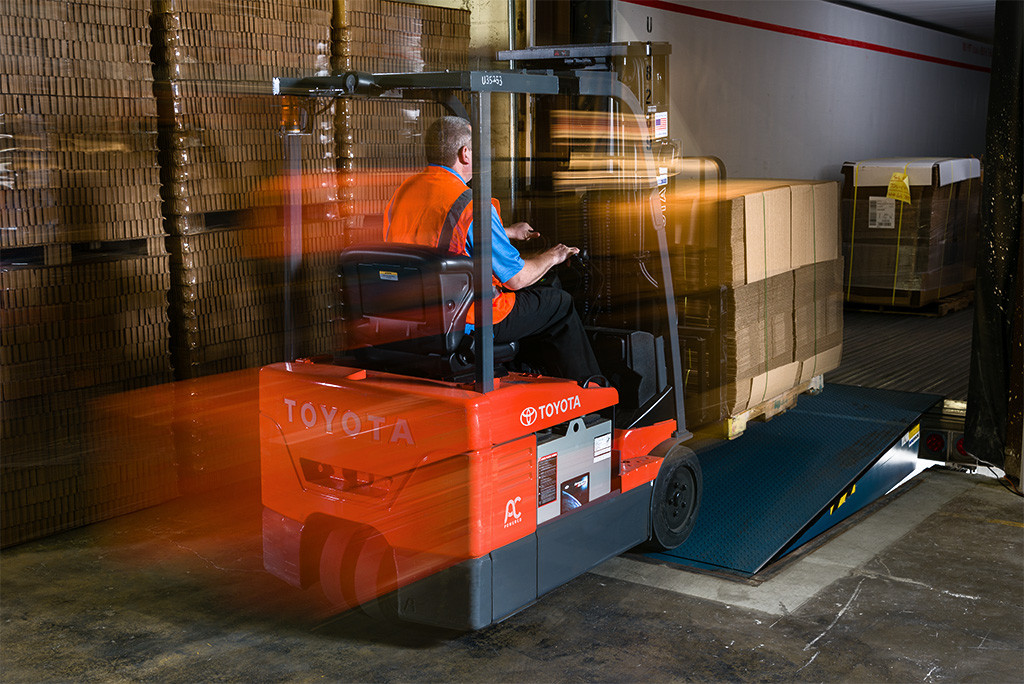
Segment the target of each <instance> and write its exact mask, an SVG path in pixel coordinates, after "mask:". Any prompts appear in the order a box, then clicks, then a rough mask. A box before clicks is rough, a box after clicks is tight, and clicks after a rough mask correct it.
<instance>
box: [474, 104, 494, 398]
mask: <svg viewBox="0 0 1024 684" xmlns="http://www.w3.org/2000/svg"><path fill="white" fill-rule="evenodd" d="M472 109H473V120H472V123H473V180H472V181H471V182H472V184H473V311H474V315H475V317H476V319H475V320H476V322H475V327H476V390H477V391H478V392H481V393H486V392H490V391H491V390H493V389H494V324H493V315H492V314H493V312H492V310H491V290H492V289H493V286H492V285H491V270H492V269H491V211H492V207H491V93H490V92H488V91H482V92H474V93H473V96H472Z"/></svg>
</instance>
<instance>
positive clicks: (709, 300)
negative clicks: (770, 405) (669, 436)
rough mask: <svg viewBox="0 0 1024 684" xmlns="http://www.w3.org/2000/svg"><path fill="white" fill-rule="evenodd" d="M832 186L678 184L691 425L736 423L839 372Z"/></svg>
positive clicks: (676, 253) (676, 264)
mask: <svg viewBox="0 0 1024 684" xmlns="http://www.w3.org/2000/svg"><path fill="white" fill-rule="evenodd" d="M837 224H838V186H837V184H836V183H832V182H813V181H788V180H749V181H747V180H741V181H735V180H733V181H729V182H728V183H723V184H717V185H715V186H714V187H713V188H712V189H710V190H708V188H707V187H706V186H703V187H698V186H693V187H690V186H687V185H685V184H682V183H681V184H680V185H679V186H677V188H676V191H675V193H674V196H673V197H671V198H670V200H669V224H668V226H669V227H668V230H669V231H670V240H671V242H672V247H671V250H672V253H671V255H670V261H671V262H672V268H673V275H674V278H675V291H676V300H677V304H678V313H679V322H680V338H681V346H682V355H683V370H684V381H685V383H686V392H687V394H686V398H685V405H686V410H687V420H688V423H689V425H690V426H691V427H694V426H699V425H705V424H708V423H714V422H718V421H721V420H724V419H726V418H728V417H731V416H736V415H738V414H740V413H741V412H743V411H746V410H748V409H752V408H754V407H756V406H758V405H760V404H762V403H764V402H766V401H769V400H771V399H773V398H775V397H777V396H779V395H781V394H783V393H785V392H786V391H788V390H790V389H793V388H795V387H797V386H799V385H800V384H802V383H807V382H809V381H810V380H811V379H812V378H814V377H815V376H818V375H821V374H823V373H825V372H826V371H828V370H831V369H833V368H835V367H837V366H838V364H839V358H840V354H841V349H842V299H841V296H842V295H841V284H842V259H841V258H840V257H839V228H838V225H837Z"/></svg>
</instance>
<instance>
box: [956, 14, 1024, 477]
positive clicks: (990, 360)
mask: <svg viewBox="0 0 1024 684" xmlns="http://www.w3.org/2000/svg"><path fill="white" fill-rule="evenodd" d="M1022 26H1024V2H1021V1H1020V0H997V2H996V7H995V36H994V44H993V51H992V72H991V82H990V86H989V101H988V121H987V126H986V133H985V135H986V140H985V159H984V170H983V172H984V185H983V191H982V208H981V233H980V235H979V236H978V237H979V239H978V264H977V265H978V273H977V280H976V282H975V292H976V295H975V310H974V337H973V342H972V349H971V378H970V386H969V389H968V395H967V425H966V434H965V441H966V447H967V450H968V451H969V452H970V453H971V454H973V455H974V456H975V457H976V458H978V459H980V460H982V461H987V462H990V463H992V464H994V465H996V466H999V467H1001V468H1003V469H1004V470H1005V471H1006V474H1007V475H1008V476H1010V477H1011V478H1012V479H1015V480H1016V481H1017V482H1019V481H1020V456H1021V429H1022V428H1021V425H1022V422H1021V411H1022V397H1021V384H1022V382H1024V368H1022V366H1021V326H1022V324H1021V307H1022V305H1021V301H1022V295H1024V293H1022V291H1021V290H1022V285H1024V276H1022V267H1024V254H1022V252H1024V244H1022V242H1021V196H1022V192H1024V186H1022V182H1021V162H1022V159H1021V157H1022V154H1024V153H1022V145H1024V140H1022V136H1021V79H1022V76H1024V74H1022V70H1021V62H1022V59H1024V45H1022V38H1021V33H1022V28H1021V27H1022Z"/></svg>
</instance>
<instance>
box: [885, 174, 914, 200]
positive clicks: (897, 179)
mask: <svg viewBox="0 0 1024 684" xmlns="http://www.w3.org/2000/svg"><path fill="white" fill-rule="evenodd" d="M885 196H886V197H888V198H890V199H894V200H898V201H900V202H906V203H907V204H910V181H909V180H907V174H905V173H894V174H892V178H890V179H889V191H888V192H887V193H885Z"/></svg>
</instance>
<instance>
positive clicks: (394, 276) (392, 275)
mask: <svg viewBox="0 0 1024 684" xmlns="http://www.w3.org/2000/svg"><path fill="white" fill-rule="evenodd" d="M377 275H379V276H380V279H381V280H398V273H397V272H396V271H377Z"/></svg>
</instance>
